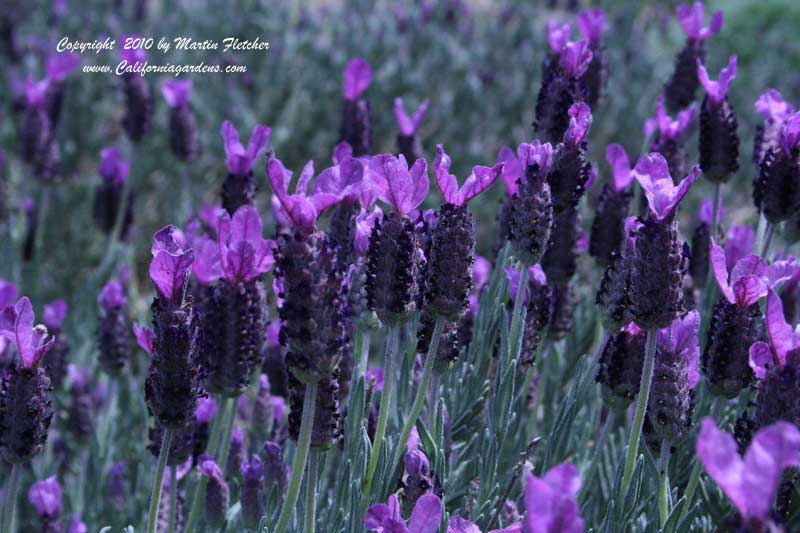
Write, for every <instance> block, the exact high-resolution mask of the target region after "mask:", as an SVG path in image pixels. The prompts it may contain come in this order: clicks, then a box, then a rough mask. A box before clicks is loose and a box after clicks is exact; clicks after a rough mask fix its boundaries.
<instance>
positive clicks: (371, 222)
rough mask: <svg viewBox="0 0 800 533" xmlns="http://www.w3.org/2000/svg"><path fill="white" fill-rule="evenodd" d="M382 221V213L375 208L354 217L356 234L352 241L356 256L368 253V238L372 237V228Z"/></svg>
mask: <svg viewBox="0 0 800 533" xmlns="http://www.w3.org/2000/svg"><path fill="white" fill-rule="evenodd" d="M380 220H383V211H382V210H381V209H380V208H379V207H377V206H375V207H373V208H372V211H370V212H367V211H363V210H362V211H361V212H360V213H359V214H358V215H356V234H355V238H354V239H353V247H354V248H355V251H356V254H357V255H358V256H360V257H363V256H365V255H367V251H369V238H370V235H372V228H373V227H375V223H376V222H378V221H380Z"/></svg>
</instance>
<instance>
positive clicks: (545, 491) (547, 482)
mask: <svg viewBox="0 0 800 533" xmlns="http://www.w3.org/2000/svg"><path fill="white" fill-rule="evenodd" d="M580 486H581V482H580V478H579V477H578V470H577V469H576V468H575V467H574V466H573V465H571V464H568V463H565V464H561V465H558V466H556V467H554V468H553V469H552V470H550V471H549V472H548V473H547V474H545V476H544V478H538V477H536V476H532V475H531V476H528V479H527V481H526V483H525V509H526V511H527V512H526V513H525V527H524V531H526V533H551V532H554V531H559V532H562V533H579V532H582V531H583V520H581V519H580V518H579V516H578V505H577V503H576V502H575V497H576V496H577V494H578V491H579V490H580ZM554 528H557V529H554Z"/></svg>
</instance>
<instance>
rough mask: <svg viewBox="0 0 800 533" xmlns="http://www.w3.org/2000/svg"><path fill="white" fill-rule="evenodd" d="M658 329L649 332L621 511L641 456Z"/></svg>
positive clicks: (620, 497) (626, 462)
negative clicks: (641, 440) (637, 459)
mask: <svg viewBox="0 0 800 533" xmlns="http://www.w3.org/2000/svg"><path fill="white" fill-rule="evenodd" d="M657 337H658V330H657V329H650V330H648V331H647V344H646V346H645V352H644V366H643V367H642V379H641V381H640V383H639V395H638V397H637V398H636V414H635V416H634V418H633V427H632V428H631V440H630V442H629V443H628V454H627V456H626V458H625V468H624V470H623V473H622V482H621V483H620V486H619V494H618V498H619V499H618V507H619V508H620V509H621V508H622V505H623V504H624V503H625V495H626V494H627V492H628V486H629V485H630V483H631V478H632V477H633V469H634V467H635V466H636V458H637V457H638V456H639V438H640V437H641V436H642V426H643V425H644V415H645V412H646V411H647V401H648V400H649V399H650V384H651V382H652V380H653V366H654V363H655V355H656V338H657Z"/></svg>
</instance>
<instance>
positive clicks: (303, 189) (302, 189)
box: [294, 161, 314, 196]
mask: <svg viewBox="0 0 800 533" xmlns="http://www.w3.org/2000/svg"><path fill="white" fill-rule="evenodd" d="M313 177H314V161H308V162H307V163H306V164H305V166H304V167H303V170H301V171H300V175H299V176H298V177H297V185H295V186H294V192H295V194H302V195H303V196H306V195H307V194H308V184H309V183H311V179H312V178H313Z"/></svg>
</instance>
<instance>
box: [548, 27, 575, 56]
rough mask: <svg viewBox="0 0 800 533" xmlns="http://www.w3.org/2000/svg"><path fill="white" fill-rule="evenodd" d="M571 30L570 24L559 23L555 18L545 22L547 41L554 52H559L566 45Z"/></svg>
mask: <svg viewBox="0 0 800 533" xmlns="http://www.w3.org/2000/svg"><path fill="white" fill-rule="evenodd" d="M571 31H572V26H570V25H569V24H559V23H558V22H556V21H555V20H551V21H549V22H548V23H547V43H548V44H549V45H550V50H551V51H552V52H553V53H554V54H560V53H561V50H563V49H564V47H565V46H566V45H567V43H568V42H569V34H570V32H571Z"/></svg>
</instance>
